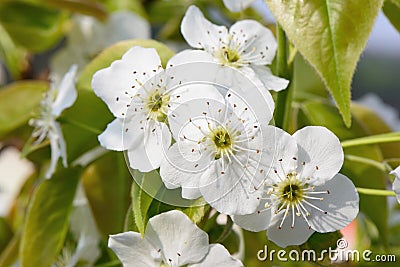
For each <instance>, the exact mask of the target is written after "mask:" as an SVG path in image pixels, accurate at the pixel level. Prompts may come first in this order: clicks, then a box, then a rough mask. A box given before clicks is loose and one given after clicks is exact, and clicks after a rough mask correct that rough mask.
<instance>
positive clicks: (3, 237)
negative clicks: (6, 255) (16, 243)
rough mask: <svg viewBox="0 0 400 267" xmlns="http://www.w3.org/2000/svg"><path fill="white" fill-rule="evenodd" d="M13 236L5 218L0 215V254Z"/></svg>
mask: <svg viewBox="0 0 400 267" xmlns="http://www.w3.org/2000/svg"><path fill="white" fill-rule="evenodd" d="M12 237H13V231H12V229H11V226H10V225H9V224H8V222H7V220H6V219H5V218H3V217H0V254H1V253H2V252H3V250H4V249H5V248H6V247H7V244H8V243H9V242H10V240H11V239H12Z"/></svg>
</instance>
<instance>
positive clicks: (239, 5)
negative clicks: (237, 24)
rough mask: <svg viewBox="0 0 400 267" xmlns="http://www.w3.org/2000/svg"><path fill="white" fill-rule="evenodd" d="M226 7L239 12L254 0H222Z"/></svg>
mask: <svg viewBox="0 0 400 267" xmlns="http://www.w3.org/2000/svg"><path fill="white" fill-rule="evenodd" d="M223 1H224V5H225V6H226V8H227V9H229V10H230V11H232V12H239V11H242V10H244V9H246V8H248V7H249V6H250V5H251V4H252V3H253V2H254V1H255V0H223Z"/></svg>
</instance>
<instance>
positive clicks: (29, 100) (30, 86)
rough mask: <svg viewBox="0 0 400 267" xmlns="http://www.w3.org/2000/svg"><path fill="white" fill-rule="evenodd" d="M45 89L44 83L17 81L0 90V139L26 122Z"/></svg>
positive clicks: (46, 86) (46, 84)
mask: <svg viewBox="0 0 400 267" xmlns="http://www.w3.org/2000/svg"><path fill="white" fill-rule="evenodd" d="M47 89H48V83H46V82H42V81H18V82H14V83H12V84H10V85H8V86H7V87H5V88H3V89H2V90H0V137H1V136H3V135H5V134H7V133H8V132H10V131H12V130H15V129H16V128H18V127H19V126H22V125H23V124H26V123H27V122H28V120H29V119H30V118H31V117H32V111H33V110H36V109H37V107H38V106H39V103H40V100H41V98H42V94H43V92H44V91H46V90H47Z"/></svg>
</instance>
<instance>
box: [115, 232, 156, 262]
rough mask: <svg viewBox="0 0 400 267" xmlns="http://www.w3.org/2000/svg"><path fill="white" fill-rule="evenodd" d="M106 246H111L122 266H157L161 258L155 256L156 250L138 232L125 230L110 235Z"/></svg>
mask: <svg viewBox="0 0 400 267" xmlns="http://www.w3.org/2000/svg"><path fill="white" fill-rule="evenodd" d="M108 247H109V248H111V249H112V250H113V251H114V252H115V254H116V255H117V256H118V259H119V260H120V261H121V262H122V264H123V265H124V267H152V266H154V267H159V266H160V264H161V260H160V259H159V258H157V257H156V255H158V253H157V250H156V249H155V248H154V247H152V246H151V244H150V243H149V242H148V241H147V240H146V239H142V238H141V236H140V234H139V233H135V232H125V233H121V234H116V235H110V238H109V239H108Z"/></svg>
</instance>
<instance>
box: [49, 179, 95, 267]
mask: <svg viewBox="0 0 400 267" xmlns="http://www.w3.org/2000/svg"><path fill="white" fill-rule="evenodd" d="M70 231H71V233H72V237H73V239H74V241H76V246H75V245H74V246H72V245H70V246H68V245H67V246H65V247H64V248H63V251H62V252H61V255H60V257H59V258H58V260H57V262H56V263H55V264H54V266H60V267H61V266H63V267H74V266H87V267H90V266H93V265H94V263H95V262H96V260H97V259H98V258H99V257H100V254H101V251H100V247H99V244H100V241H101V237H100V234H99V232H98V230H97V226H96V222H95V220H94V217H93V214H92V211H91V208H90V206H89V201H88V199H87V197H86V195H85V192H84V189H83V187H82V185H81V184H80V185H79V186H78V189H77V192H76V195H75V198H74V202H73V210H72V214H71V218H70Z"/></svg>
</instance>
